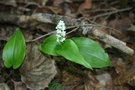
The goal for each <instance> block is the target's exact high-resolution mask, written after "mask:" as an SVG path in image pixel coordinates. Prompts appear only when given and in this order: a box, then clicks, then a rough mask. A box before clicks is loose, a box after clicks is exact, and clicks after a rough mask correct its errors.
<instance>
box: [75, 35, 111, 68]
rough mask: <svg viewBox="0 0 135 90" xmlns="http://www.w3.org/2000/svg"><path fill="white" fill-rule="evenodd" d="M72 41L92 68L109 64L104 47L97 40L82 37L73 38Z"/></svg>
mask: <svg viewBox="0 0 135 90" xmlns="http://www.w3.org/2000/svg"><path fill="white" fill-rule="evenodd" d="M73 41H74V42H75V44H76V45H77V46H78V48H79V52H80V53H81V55H82V56H83V57H84V59H85V60H86V62H87V63H89V64H90V65H91V66H92V68H103V67H107V66H110V61H109V57H108V54H107V53H105V51H104V49H103V48H102V47H101V46H100V45H99V44H98V43H97V42H95V41H93V40H91V39H89V38H84V37H78V38H73Z"/></svg>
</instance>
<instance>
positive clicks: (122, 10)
mask: <svg viewBox="0 0 135 90" xmlns="http://www.w3.org/2000/svg"><path fill="white" fill-rule="evenodd" d="M131 9H132V8H130V7H129V8H124V9H120V10H115V11H112V12H107V13H103V14H99V15H96V16H93V17H91V18H90V19H93V18H99V17H103V16H106V15H111V14H115V13H118V12H124V11H128V10H131Z"/></svg>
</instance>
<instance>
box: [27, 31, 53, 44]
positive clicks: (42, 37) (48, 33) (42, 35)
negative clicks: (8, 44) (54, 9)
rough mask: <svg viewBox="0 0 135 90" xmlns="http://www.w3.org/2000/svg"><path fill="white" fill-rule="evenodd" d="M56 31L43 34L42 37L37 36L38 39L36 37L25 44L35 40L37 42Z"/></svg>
mask: <svg viewBox="0 0 135 90" xmlns="http://www.w3.org/2000/svg"><path fill="white" fill-rule="evenodd" d="M55 32H56V31H52V32H49V33H47V34H44V35H41V36H39V37H37V38H35V39H33V40H28V41H26V42H28V43H29V42H35V41H37V40H39V39H41V38H44V37H46V36H48V35H51V34H54V33H55Z"/></svg>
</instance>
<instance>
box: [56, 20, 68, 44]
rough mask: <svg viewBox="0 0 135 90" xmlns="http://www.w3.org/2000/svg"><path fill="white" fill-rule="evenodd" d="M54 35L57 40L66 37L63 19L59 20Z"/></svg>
mask: <svg viewBox="0 0 135 90" xmlns="http://www.w3.org/2000/svg"><path fill="white" fill-rule="evenodd" d="M56 30H57V31H56V36H57V42H59V43H60V42H63V41H64V40H65V39H66V38H65V36H66V31H65V30H66V26H65V23H64V21H62V20H60V21H59V23H58V24H57V26H56Z"/></svg>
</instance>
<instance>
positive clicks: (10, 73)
mask: <svg viewBox="0 0 135 90" xmlns="http://www.w3.org/2000/svg"><path fill="white" fill-rule="evenodd" d="M59 20H63V21H65V23H66V25H67V26H68V27H69V28H68V29H67V32H69V34H68V36H67V38H71V37H74V36H83V37H88V38H91V39H93V40H95V41H97V42H99V43H100V45H102V47H103V48H104V50H105V51H106V52H107V53H108V55H109V58H110V61H111V64H112V66H111V67H106V68H102V69H100V68H94V69H93V70H90V69H87V68H85V67H83V66H81V65H78V64H75V63H72V62H70V61H67V60H65V59H64V58H62V57H52V56H49V55H43V54H42V53H40V52H39V51H38V49H37V46H38V45H39V44H40V43H41V42H43V40H44V39H45V38H46V37H47V36H48V35H51V34H52V33H53V32H54V31H55V30H56V29H55V27H56V25H57V23H56V22H58V21H59ZM85 24H87V25H88V26H86V27H82V28H77V25H85ZM17 27H19V28H20V29H21V31H22V33H23V35H24V37H25V40H26V43H27V53H26V57H25V60H24V63H23V64H22V66H21V67H20V68H19V69H16V70H13V69H12V68H6V67H5V66H4V62H3V59H2V53H3V48H4V46H5V44H6V42H7V41H8V39H9V38H10V37H11V36H12V35H13V34H14V32H15V30H16V28H17ZM96 31H97V32H96ZM104 35H107V37H106V39H104V38H102V36H104ZM134 50H135V0H0V90H40V89H41V90H135V61H134V60H135V54H134Z"/></svg>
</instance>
